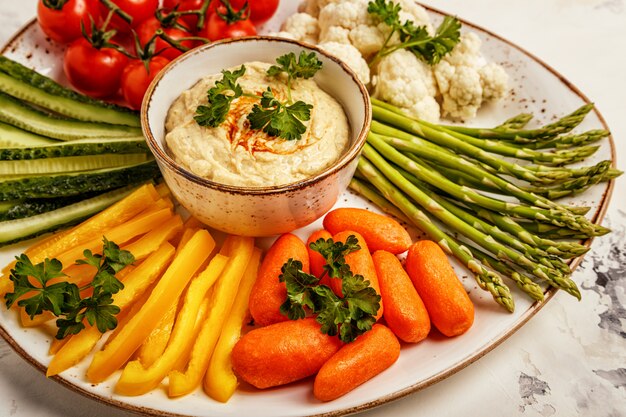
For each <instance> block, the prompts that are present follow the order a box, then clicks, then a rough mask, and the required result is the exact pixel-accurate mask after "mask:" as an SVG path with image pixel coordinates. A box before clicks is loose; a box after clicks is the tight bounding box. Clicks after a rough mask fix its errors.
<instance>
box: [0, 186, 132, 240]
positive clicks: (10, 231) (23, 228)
mask: <svg viewBox="0 0 626 417" xmlns="http://www.w3.org/2000/svg"><path fill="white" fill-rule="evenodd" d="M134 189H135V187H130V186H127V187H124V188H121V189H117V190H113V191H110V192H108V193H104V194H101V195H99V196H97V197H93V198H90V199H87V200H83V201H80V202H78V203H74V204H70V205H69V206H65V207H62V208H59V209H56V210H53V211H49V212H46V213H42V214H38V215H35V216H31V217H26V218H23V219H17V220H9V221H4V222H0V230H2V234H0V246H5V245H9V244H11V243H15V242H19V241H22V240H26V239H28V238H31V237H35V236H38V235H41V234H43V233H46V232H51V231H54V230H57V229H60V228H62V227H63V226H69V225H72V224H76V223H78V222H80V221H81V220H83V219H85V218H87V217H89V216H92V215H93V214H95V213H97V212H99V211H101V210H104V209H105V208H107V207H108V206H110V205H111V204H113V203H115V202H117V201H119V200H121V199H122V198H124V197H126V196H127V195H128V194H130V193H131V192H132V191H133V190H134Z"/></svg>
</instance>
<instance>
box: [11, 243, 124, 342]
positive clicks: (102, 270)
mask: <svg viewBox="0 0 626 417" xmlns="http://www.w3.org/2000/svg"><path fill="white" fill-rule="evenodd" d="M83 255H84V256H85V259H79V260H77V261H76V264H77V265H91V266H93V267H94V268H96V273H95V275H94V278H93V280H92V281H91V283H89V284H87V285H85V286H83V287H81V288H79V287H78V286H77V285H76V284H74V283H70V282H67V281H62V282H57V283H55V284H50V285H48V281H50V280H52V279H53V278H59V277H63V276H65V274H64V273H63V272H61V271H62V270H63V265H62V264H61V262H59V261H58V260H57V259H48V258H46V259H45V260H44V261H43V262H40V263H38V264H36V265H33V263H32V262H31V260H30V259H29V258H28V256H27V255H26V254H22V255H20V256H18V257H16V259H17V263H16V264H15V267H14V268H13V269H12V270H11V274H10V276H9V279H10V280H11V281H12V282H13V286H14V289H13V292H12V293H7V294H5V296H4V298H5V301H6V306H7V308H11V306H12V305H13V304H14V303H15V302H16V301H17V305H18V306H20V307H23V308H24V309H25V311H26V313H27V314H28V315H29V316H30V318H31V319H32V318H33V317H35V316H36V315H39V314H41V313H43V312H44V311H50V312H51V313H52V314H54V315H55V316H57V317H58V319H57V321H56V325H57V327H58V331H57V334H56V338H57V339H63V338H65V337H66V336H67V335H70V334H76V333H79V332H80V331H81V330H82V329H84V328H85V324H84V323H83V321H84V320H85V319H86V320H87V322H88V323H89V324H90V325H91V326H93V325H95V326H97V327H98V330H99V331H100V332H102V333H104V332H106V331H107V330H112V329H114V328H115V327H116V326H117V319H116V318H115V315H116V314H117V313H119V312H120V308H119V307H118V306H116V305H113V298H112V295H113V294H115V293H117V292H118V291H120V290H121V289H122V288H124V284H122V283H121V282H120V281H119V280H118V279H117V278H116V277H115V274H116V273H117V272H119V271H121V270H122V269H123V268H125V267H126V266H127V265H130V264H132V263H133V262H134V260H135V258H134V257H133V255H132V254H131V253H130V252H128V251H125V250H120V248H119V246H118V245H116V244H115V243H113V242H110V241H109V240H107V239H106V238H104V240H103V246H102V255H98V254H93V253H92V252H91V251H90V250H85V251H84V252H83ZM31 278H32V280H31ZM34 281H36V283H38V284H39V285H35V284H33V282H34ZM87 288H93V293H92V295H91V296H90V297H85V298H81V295H80V292H81V291H83V290H86V289H87ZM30 293H34V295H31V296H30V297H28V298H23V299H20V298H22V297H23V296H25V295H28V294H30ZM18 299H20V300H19V301H18Z"/></svg>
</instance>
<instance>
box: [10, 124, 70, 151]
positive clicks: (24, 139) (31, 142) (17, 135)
mask: <svg viewBox="0 0 626 417" xmlns="http://www.w3.org/2000/svg"><path fill="white" fill-rule="evenodd" d="M55 143H59V141H58V140H53V139H49V138H46V137H43V136H40V135H36V134H34V133H31V132H27V131H25V130H22V129H18V128H17V127H15V126H11V125H8V124H6V123H2V122H0V148H24V147H28V146H32V147H35V146H45V145H53V144H55Z"/></svg>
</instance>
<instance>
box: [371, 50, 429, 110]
mask: <svg viewBox="0 0 626 417" xmlns="http://www.w3.org/2000/svg"><path fill="white" fill-rule="evenodd" d="M372 85H373V87H374V94H373V95H374V97H377V98H380V99H382V100H385V101H387V102H389V103H391V104H394V105H395V106H397V107H399V108H401V109H402V110H404V111H406V112H407V113H409V114H412V115H414V116H416V117H419V118H421V119H424V120H426V121H429V122H437V121H438V120H439V104H438V103H437V100H436V99H435V96H436V95H437V86H436V83H435V78H434V76H433V73H432V71H431V69H430V67H429V66H428V65H427V64H425V63H423V62H422V61H420V60H419V59H417V57H416V56H415V55H413V54H412V53H411V52H409V51H407V50H404V49H401V50H398V51H395V52H393V53H392V54H389V55H387V56H386V57H385V58H383V59H382V60H381V61H380V63H379V64H378V73H377V75H376V76H375V77H374V78H373V79H372Z"/></svg>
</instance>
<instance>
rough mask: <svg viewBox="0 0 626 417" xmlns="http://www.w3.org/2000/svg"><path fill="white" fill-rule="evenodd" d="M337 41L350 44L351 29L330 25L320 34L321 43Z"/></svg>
mask: <svg viewBox="0 0 626 417" xmlns="http://www.w3.org/2000/svg"><path fill="white" fill-rule="evenodd" d="M326 42H337V43H347V44H350V43H351V42H350V29H346V28H342V27H341V26H330V27H328V28H327V29H326V30H325V31H324V32H322V34H321V35H320V43H326Z"/></svg>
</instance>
